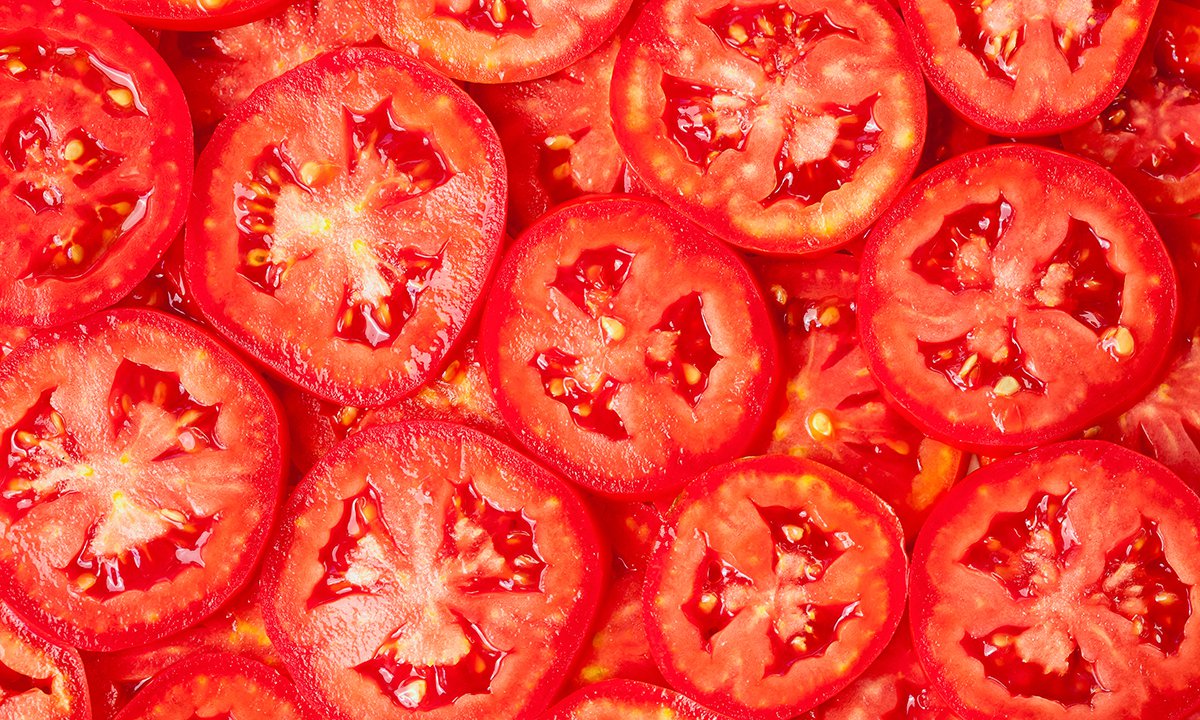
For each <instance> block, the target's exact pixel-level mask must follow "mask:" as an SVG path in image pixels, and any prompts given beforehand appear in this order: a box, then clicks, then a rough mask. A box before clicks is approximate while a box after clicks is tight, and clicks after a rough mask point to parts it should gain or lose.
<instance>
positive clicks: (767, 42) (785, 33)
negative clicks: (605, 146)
mask: <svg viewBox="0 0 1200 720" xmlns="http://www.w3.org/2000/svg"><path fill="white" fill-rule="evenodd" d="M612 112H613V122H614V123H615V125H616V132H617V139H618V141H619V142H620V144H621V148H622V149H623V150H624V151H625V154H626V156H627V157H628V158H629V162H630V164H631V165H632V166H633V168H634V170H635V171H636V172H637V174H638V176H639V177H640V178H641V179H642V180H643V181H644V182H645V183H646V184H647V185H649V186H650V188H651V189H652V190H653V191H654V193H655V194H656V195H658V196H659V197H661V198H664V199H669V200H670V202H671V203H672V205H676V206H678V208H679V209H680V210H681V211H683V212H684V213H685V214H687V215H688V216H690V217H691V218H692V219H694V220H696V222H698V223H700V224H701V225H703V226H704V227H706V228H709V229H711V230H712V231H713V232H715V233H716V234H717V235H719V236H721V237H722V238H724V239H725V240H728V241H729V242H731V243H734V244H736V245H739V246H741V247H744V248H748V249H751V250H758V251H762V252H768V253H789V254H791V253H805V252H816V251H821V250H828V249H830V248H833V247H837V246H839V245H844V244H846V243H848V242H850V241H851V240H853V239H854V238H855V237H857V236H858V235H861V234H862V233H863V231H865V230H866V229H867V228H868V227H869V226H870V225H871V223H872V222H874V221H875V219H876V218H877V217H878V216H879V215H880V213H882V212H883V211H884V210H885V209H886V208H887V206H888V205H889V204H890V203H891V201H892V199H893V198H895V197H896V195H897V194H898V193H899V192H900V191H901V190H902V189H903V187H904V184H905V183H906V182H908V180H909V178H911V177H912V173H913V171H914V170H915V169H916V167H917V162H918V161H919V160H920V156H921V143H922V139H923V138H924V137H925V119H926V118H925V83H924V80H923V79H922V78H921V72H920V69H919V67H918V65H917V59H916V56H915V55H914V53H913V48H912V45H911V43H910V42H909V40H908V33H907V32H905V30H904V26H903V25H902V24H901V22H900V17H899V15H897V14H896V12H895V10H893V9H892V8H891V6H889V5H888V4H887V3H886V2H883V1H882V0H826V1H824V2H821V3H815V2H812V1H811V0H779V1H778V2H774V3H767V4H755V5H753V6H750V7H746V6H744V5H743V4H741V3H739V2H735V1H731V0H702V1H701V2H694V1H693V0H665V1H664V2H661V3H655V4H652V5H650V6H649V7H647V8H646V9H645V10H644V11H643V12H642V14H641V16H640V17H639V19H638V21H637V24H636V25H635V26H634V29H633V31H632V33H631V35H630V37H629V38H628V39H627V40H626V41H625V42H624V44H623V46H622V48H621V54H620V56H619V57H618V60H617V67H616V71H615V72H614V74H613V91H612Z"/></svg>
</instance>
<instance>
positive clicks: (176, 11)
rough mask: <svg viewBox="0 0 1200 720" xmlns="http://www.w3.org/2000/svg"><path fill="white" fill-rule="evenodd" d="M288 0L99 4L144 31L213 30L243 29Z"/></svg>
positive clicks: (135, 0) (111, 0) (119, 1)
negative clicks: (237, 26) (238, 27)
mask: <svg viewBox="0 0 1200 720" xmlns="http://www.w3.org/2000/svg"><path fill="white" fill-rule="evenodd" d="M283 2H284V0H103V2H100V3H97V4H98V5H100V6H101V7H103V8H105V9H106V10H110V11H112V12H114V13H116V14H118V15H120V16H121V17H123V18H125V19H126V20H128V21H129V22H130V23H131V24H133V25H136V26H138V27H140V28H144V30H143V32H154V30H155V29H165V30H192V31H194V30H213V29H216V28H228V27H233V26H235V25H243V24H245V23H248V22H252V21H254V20H258V19H259V18H261V17H263V16H265V15H269V14H270V13H271V12H272V11H274V10H275V9H276V8H278V7H279V6H280V5H281V4H283Z"/></svg>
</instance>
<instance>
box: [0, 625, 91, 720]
mask: <svg viewBox="0 0 1200 720" xmlns="http://www.w3.org/2000/svg"><path fill="white" fill-rule="evenodd" d="M91 717H92V713H91V709H90V705H89V702H88V691H87V679H86V678H85V676H84V669H83V661H82V660H80V658H79V653H78V652H77V651H75V650H74V649H72V648H68V647H65V646H62V645H57V644H55V643H53V642H51V641H50V640H48V639H46V638H44V637H42V635H40V634H39V633H37V632H35V631H34V630H33V629H31V628H30V627H29V626H28V625H26V624H25V621H23V620H22V619H21V618H19V617H17V615H16V613H14V612H13V611H12V610H11V609H10V608H9V607H8V606H7V605H5V604H4V603H0V720H90V719H91Z"/></svg>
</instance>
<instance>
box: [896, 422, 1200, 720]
mask: <svg viewBox="0 0 1200 720" xmlns="http://www.w3.org/2000/svg"><path fill="white" fill-rule="evenodd" d="M1197 523H1200V498H1198V497H1197V496H1196V494H1195V493H1194V492H1192V491H1191V490H1190V489H1188V488H1187V487H1186V486H1185V485H1184V484H1183V483H1182V482H1181V481H1180V480H1179V478H1178V477H1176V476H1175V475H1174V474H1173V473H1171V472H1170V471H1169V470H1168V469H1167V468H1165V467H1163V466H1162V465H1160V464H1158V463H1156V462H1154V461H1153V460H1150V459H1148V458H1145V457H1143V456H1141V455H1138V454H1137V453H1134V452H1132V451H1130V450H1126V449H1124V448H1121V447H1119V446H1117V445H1112V444H1109V443H1102V442H1088V441H1079V442H1070V443H1061V444H1059V445H1052V446H1047V447H1043V448H1040V449H1038V450H1034V451H1031V452H1029V453H1025V454H1023V455H1019V456H1017V457H1014V458H1010V459H1008V460H1001V461H998V462H996V463H993V464H991V465H989V466H987V467H986V468H984V469H982V470H980V471H978V472H976V473H974V474H973V475H972V476H971V477H970V478H968V480H967V481H966V482H964V483H961V484H959V485H958V486H957V487H955V488H954V489H953V490H951V491H950V494H949V495H947V496H946V498H945V499H944V500H943V501H942V502H941V503H939V504H938V506H937V507H936V508H935V509H934V511H933V514H932V515H931V516H930V518H929V521H928V522H927V523H926V525H925V528H924V529H923V530H922V531H921V536H920V538H919V539H918V540H917V546H916V550H915V552H914V556H913V572H912V623H913V632H914V640H915V644H916V648H917V653H918V654H919V656H920V658H921V663H922V665H923V666H924V667H925V669H926V670H927V671H928V672H929V675H930V680H931V681H932V682H933V684H934V686H935V687H936V688H937V690H938V692H939V693H940V694H941V695H942V696H943V697H944V698H945V699H946V700H947V701H949V702H950V704H951V706H952V707H953V708H954V710H955V711H957V712H958V713H959V714H960V715H962V716H963V717H964V718H966V719H967V720H984V719H985V718H995V717H1004V718H1009V719H1010V720H1050V719H1052V718H1096V719H1098V720H1099V719H1105V720H1107V719H1109V718H1152V717H1153V718H1163V719H1164V720H1173V719H1174V718H1180V717H1184V716H1185V715H1186V712H1185V711H1187V710H1188V709H1190V708H1195V707H1196V706H1197V704H1198V703H1200V616H1193V612H1192V609H1193V608H1195V607H1197V605H1198V604H1200V586H1198V585H1197V584H1196V582H1197V579H1200V538H1198V537H1197V535H1196V526H1197Z"/></svg>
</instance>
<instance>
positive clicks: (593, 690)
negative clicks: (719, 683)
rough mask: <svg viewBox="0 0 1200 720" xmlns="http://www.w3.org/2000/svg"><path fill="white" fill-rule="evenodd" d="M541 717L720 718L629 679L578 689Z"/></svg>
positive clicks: (588, 719)
mask: <svg viewBox="0 0 1200 720" xmlns="http://www.w3.org/2000/svg"><path fill="white" fill-rule="evenodd" d="M543 717H544V720H722V716H720V715H718V714H716V713H715V712H713V711H712V710H709V709H708V708H706V707H703V706H701V705H699V704H697V703H696V702H694V701H692V700H689V699H688V698H687V697H685V696H683V695H680V694H679V693H676V692H672V691H671V690H666V689H664V688H661V687H655V686H654V685H648V684H646V683H641V682H633V681H630V680H612V681H609V682H606V683H601V684H599V685H593V686H591V687H589V688H585V689H583V690H580V691H578V692H576V693H574V694H572V695H570V696H568V697H567V698H566V699H564V700H563V701H562V702H560V703H559V704H557V705H555V706H554V707H553V708H551V709H550V711H549V712H547V713H546V715H545V716H543Z"/></svg>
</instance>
